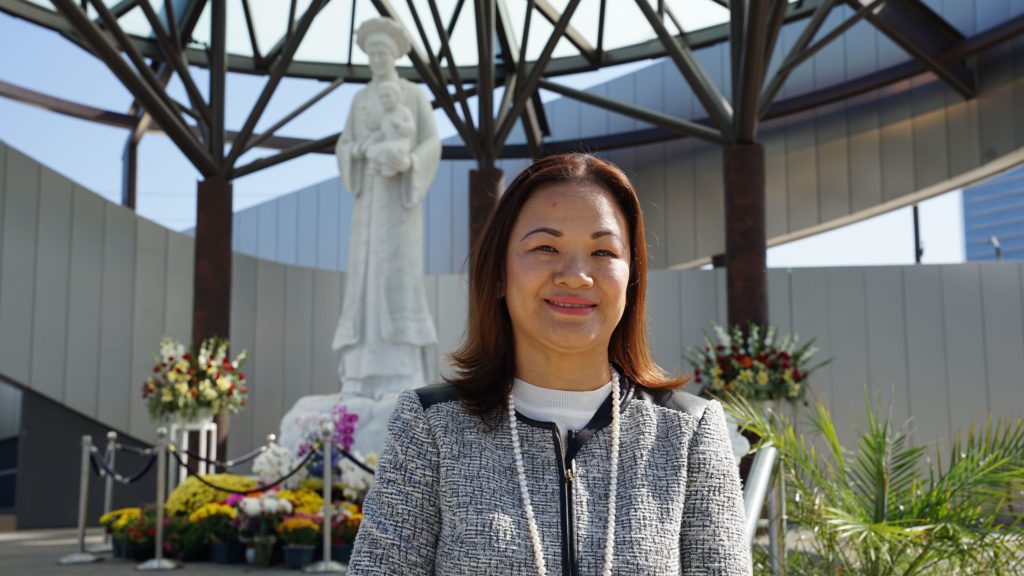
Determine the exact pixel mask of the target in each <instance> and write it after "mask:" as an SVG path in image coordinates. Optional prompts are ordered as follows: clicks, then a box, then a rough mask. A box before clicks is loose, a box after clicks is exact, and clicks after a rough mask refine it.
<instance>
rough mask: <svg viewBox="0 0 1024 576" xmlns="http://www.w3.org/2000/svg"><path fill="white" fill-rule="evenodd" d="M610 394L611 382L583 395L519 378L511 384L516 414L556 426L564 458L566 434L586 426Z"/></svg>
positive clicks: (582, 393)
mask: <svg viewBox="0 0 1024 576" xmlns="http://www.w3.org/2000/svg"><path fill="white" fill-rule="evenodd" d="M611 393H612V381H609V382H608V383H607V384H605V385H604V386H602V387H600V388H598V389H596V390H585V391H577V390H555V389H553V388H544V387H543V386H536V385H534V384H530V383H529V382H527V381H525V380H521V379H519V378H516V379H515V380H514V381H513V384H512V394H513V395H514V396H515V398H516V412H519V413H520V414H522V415H523V416H526V417H529V418H533V419H534V420H539V421H541V422H554V423H555V425H556V426H558V436H559V438H560V439H561V440H562V455H563V456H564V455H565V448H566V443H567V440H568V433H569V430H580V429H581V428H583V427H584V426H586V425H587V423H588V422H590V419H591V418H593V417H594V413H595V412H597V409H598V408H600V407H601V404H602V403H604V401H605V398H607V397H608V395H609V394H611Z"/></svg>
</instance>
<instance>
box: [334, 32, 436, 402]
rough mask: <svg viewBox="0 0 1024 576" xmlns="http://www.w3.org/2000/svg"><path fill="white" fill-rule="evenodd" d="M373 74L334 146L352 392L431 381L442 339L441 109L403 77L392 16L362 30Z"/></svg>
mask: <svg viewBox="0 0 1024 576" xmlns="http://www.w3.org/2000/svg"><path fill="white" fill-rule="evenodd" d="M356 41H357V42H358V44H359V47H360V48H362V49H363V51H365V52H366V54H367V55H368V56H369V59H370V70H371V72H372V74H373V79H372V80H371V81H370V83H369V84H368V85H367V86H366V87H365V88H363V89H362V90H360V91H359V92H358V93H356V96H355V99H354V100H353V102H352V109H351V111H350V112H349V115H348V122H347V124H346V126H345V130H344V131H343V132H342V134H341V137H340V138H339V139H338V145H337V147H336V153H337V156H338V168H339V170H340V172H341V179H342V181H343V182H344V184H345V187H346V188H347V189H348V191H349V192H350V193H351V194H352V195H353V196H355V208H354V210H353V212H352V232H351V234H352V236H351V239H350V242H349V260H348V263H349V268H348V274H347V275H346V280H345V297H344V300H343V302H342V311H341V319H340V320H339V322H338V329H337V332H336V333H335V335H334V344H333V348H334V349H335V350H341V362H340V364H339V375H340V376H341V381H342V391H343V394H344V395H345V396H364V397H369V398H381V397H382V396H383V395H384V394H386V393H390V392H401V391H402V390H405V389H407V388H413V387H416V386H420V385H423V384H425V383H426V375H425V363H424V358H423V356H424V348H425V347H427V346H430V345H431V344H434V343H436V342H437V332H436V330H435V329H434V322H433V318H432V317H431V315H430V309H429V307H428V305H427V297H426V292H425V290H424V287H423V204H422V200H423V198H424V196H425V195H426V193H427V189H428V188H429V187H430V184H431V182H432V181H433V179H434V174H435V173H436V172H437V167H438V164H439V163H440V160H441V140H440V139H439V138H438V136H437V128H436V126H435V125H434V112H433V110H432V109H431V107H430V102H429V101H428V100H427V96H426V94H425V93H424V92H423V90H422V89H421V88H419V87H418V86H416V85H415V84H413V83H412V82H409V81H408V80H405V79H402V78H399V77H398V74H397V72H396V71H395V61H396V60H397V59H398V58H400V57H401V56H402V55H404V54H405V53H406V52H408V51H409V48H410V44H409V40H408V38H407V36H406V35H405V33H404V30H403V28H402V27H401V25H400V24H398V23H397V22H395V21H394V20H391V19H389V18H375V19H373V20H369V21H367V22H364V23H363V24H362V25H361V26H360V27H359V30H358V32H357V34H356Z"/></svg>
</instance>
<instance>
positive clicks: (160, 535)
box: [135, 426, 181, 570]
mask: <svg viewBox="0 0 1024 576" xmlns="http://www.w3.org/2000/svg"><path fill="white" fill-rule="evenodd" d="M156 438H157V441H156V544H155V545H156V558H153V559H152V560H147V561H146V562H143V563H142V564H139V565H138V566H136V567H135V569H136V570H174V569H175V568H180V567H181V564H180V563H178V562H176V561H174V560H170V559H167V558H164V500H165V499H166V498H167V428H164V427H163V426H161V427H159V428H157V429H156ZM175 471H177V470H175Z"/></svg>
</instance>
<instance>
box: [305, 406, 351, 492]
mask: <svg viewBox="0 0 1024 576" xmlns="http://www.w3.org/2000/svg"><path fill="white" fill-rule="evenodd" d="M358 420H359V415H358V414H355V413H353V412H349V411H348V408H347V407H346V406H345V405H344V404H338V405H336V406H335V407H334V408H332V409H331V411H330V412H329V413H326V414H325V413H322V412H310V413H308V414H303V415H302V416H300V417H299V419H298V421H297V424H298V426H299V429H300V430H302V431H303V437H304V440H303V441H302V442H301V443H300V444H299V448H298V451H297V457H298V458H303V457H304V456H306V455H307V454H309V453H310V452H314V453H315V455H314V456H313V458H312V459H311V460H310V462H309V464H308V465H307V467H306V468H307V469H308V470H309V474H311V475H313V476H323V466H324V462H323V461H324V458H323V454H322V452H323V450H322V449H321V448H320V443H321V438H320V431H321V430H322V429H323V426H324V425H325V424H329V425H330V426H331V429H332V430H333V431H334V433H333V434H332V436H331V442H332V443H333V445H334V454H332V455H331V464H332V465H333V466H334V467H337V466H338V463H339V462H340V460H341V452H342V450H344V451H346V452H348V451H351V449H352V444H353V443H354V442H355V432H356V422H358Z"/></svg>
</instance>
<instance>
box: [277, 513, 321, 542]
mask: <svg viewBox="0 0 1024 576" xmlns="http://www.w3.org/2000/svg"><path fill="white" fill-rule="evenodd" d="M277 535H278V536H279V537H280V538H281V541H282V542H284V543H285V544H286V545H289V546H315V545H316V539H317V537H318V536H319V535H320V524H318V523H317V522H316V521H315V520H314V519H312V518H309V517H307V516H291V517H288V518H285V519H284V520H282V521H281V523H280V524H278V525H277Z"/></svg>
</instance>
